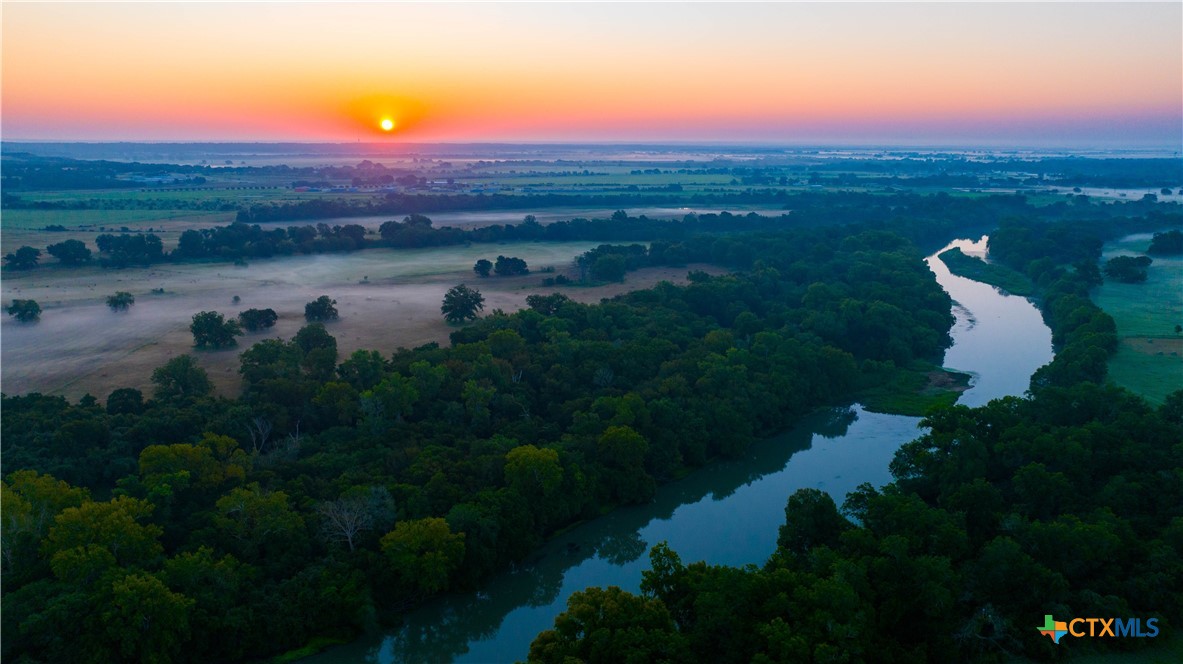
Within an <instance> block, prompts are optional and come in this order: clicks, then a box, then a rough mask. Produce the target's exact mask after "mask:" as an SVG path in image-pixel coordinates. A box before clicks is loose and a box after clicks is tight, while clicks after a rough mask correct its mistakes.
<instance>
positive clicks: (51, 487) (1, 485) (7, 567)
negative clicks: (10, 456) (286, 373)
mask: <svg viewBox="0 0 1183 664" xmlns="http://www.w3.org/2000/svg"><path fill="white" fill-rule="evenodd" d="M87 500H89V495H88V493H87V491H86V489H77V488H74V487H71V486H70V485H69V484H67V483H66V482H63V481H61V480H59V479H56V478H54V477H53V476H51V475H41V474H39V473H38V472H37V471H35V470H18V471H16V472H14V473H12V474H11V475H9V477H8V482H0V504H2V505H3V509H4V514H3V517H2V518H0V569H2V570H3V573H4V575H5V578H6V582H7V583H8V584H14V582H15V586H16V587H19V586H20V585H21V582H22V581H24V580H27V579H28V578H30V576H31V575H32V574H34V570H35V569H37V568H38V567H41V566H43V565H44V564H45V563H44V558H42V557H41V556H39V555H38V552H37V547H38V546H39V545H40V543H41V540H42V539H43V538H44V537H45V535H46V533H48V532H49V527H50V524H52V523H53V521H54V518H55V517H57V515H58V514H61V512H62V510H65V509H66V508H68V507H80V506H81V505H82V503H84V502H86V501H87ZM10 587H12V585H10Z"/></svg>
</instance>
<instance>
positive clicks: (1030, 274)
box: [530, 220, 1183, 662]
mask: <svg viewBox="0 0 1183 664" xmlns="http://www.w3.org/2000/svg"><path fill="white" fill-rule="evenodd" d="M1116 232H1118V231H1117V229H1116V228H1115V227H1114V225H1113V224H1102V223H1092V224H1084V225H1083V227H1082V226H1081V225H1079V224H1065V223H1049V224H1039V223H1032V222H1029V221H1028V222H1023V221H1018V220H1010V221H1008V222H1006V223H1004V224H1003V225H1002V227H1000V228H999V229H998V230H996V231H994V232H993V233H992V234H991V237H990V253H991V256H992V258H994V259H995V260H998V261H1000V262H1001V263H1003V264H1004V265H1007V266H1009V267H1010V268H1012V269H1014V270H1016V271H1018V272H1021V273H1023V274H1024V275H1025V276H1026V277H1027V278H1029V279H1030V280H1031V281H1032V282H1033V283H1035V284H1036V286H1037V294H1038V296H1039V298H1040V303H1041V307H1042V310H1043V313H1044V318H1045V320H1046V322H1047V323H1048V325H1049V327H1050V328H1051V329H1052V333H1053V342H1054V344H1055V346H1056V357H1055V359H1054V360H1053V361H1052V362H1050V363H1049V364H1047V365H1046V366H1044V367H1042V368H1041V369H1039V370H1038V371H1037V372H1036V373H1035V375H1034V376H1032V379H1031V387H1030V390H1029V392H1028V394H1027V397H1026V398H1017V397H1008V398H1004V399H998V400H995V401H992V402H990V403H989V404H987V405H985V406H982V407H979V408H974V409H971V408H966V407H963V406H953V407H940V408H938V409H936V410H934V411H932V412H930V414H929V415H928V416H927V417H926V418H925V420H924V425H925V426H926V427H927V428H928V432H927V433H925V434H924V435H923V436H921V437H920V438H919V439H917V440H915V441H913V442H911V443H908V444H906V445H904V446H903V447H902V448H901V449H900V450H899V451H898V452H897V454H896V457H895V460H894V461H893V462H892V465H891V471H892V475H893V476H894V478H895V481H894V482H892V483H891V484H889V485H887V486H885V487H883V488H882V489H880V490H876V489H875V488H874V487H871V486H870V485H863V486H862V487H860V489H859V490H858V491H855V492H852V493H851V494H849V495H848V496H847V498H846V500H845V501H844V503H843V505H842V506H841V509H839V507H838V506H837V505H836V504H835V503H834V501H833V500H832V499H831V498H830V496H829V495H827V494H825V493H823V492H821V491H818V490H816V489H802V490H800V491H798V492H796V493H795V494H793V496H791V497H790V499H789V501H788V505H787V506H786V508H785V524H784V526H782V527H781V529H780V532H779V537H778V540H777V550H776V552H775V553H774V554H773V556H772V557H771V558H770V559H769V560H768V561H767V563H766V564H765V565H764V566H763V567H762V568H755V567H749V568H746V569H736V568H730V567H725V566H709V565H706V564H704V563H692V564H684V563H683V562H682V560H681V559H680V558H679V557H678V555H677V553H676V552H674V551H672V550H670V549H669V548H668V547H667V546H665V545H664V544H662V545H658V546H656V547H654V548H653V549H652V551H651V552H650V562H651V566H652V569H651V570H650V571H647V572H645V573H644V581H643V583H642V595H640V596H637V595H633V594H631V593H627V592H624V591H622V590H620V589H619V588H614V587H613V588H607V589H601V588H589V589H587V590H585V591H583V592H579V593H576V594H575V595H573V596H572V597H571V599H570V600H569V602H568V608H567V611H566V612H564V613H563V614H561V615H560V616H558V618H556V620H555V626H554V629H552V630H548V631H546V632H544V633H542V634H540V635H539V636H538V637H537V638H536V639H535V641H534V643H533V644H532V646H531V649H530V660H531V661H537V662H564V661H585V662H615V661H625V660H627V661H666V662H680V661H700V662H803V661H818V662H822V661H825V662H833V661H863V660H873V661H881V662H897V661H933V662H947V661H983V662H994V661H1010V660H1013V659H1015V658H1022V657H1027V658H1034V659H1041V660H1044V659H1047V660H1050V659H1058V658H1060V657H1062V656H1063V655H1064V651H1065V650H1066V649H1071V650H1076V651H1078V652H1079V651H1080V650H1086V651H1087V650H1090V649H1105V648H1116V649H1123V650H1132V649H1137V648H1139V647H1144V646H1146V645H1148V644H1147V641H1148V640H1147V639H1116V640H1105V639H1090V640H1089V642H1088V643H1085V644H1080V645H1076V644H1073V645H1072V646H1068V645H1067V643H1065V644H1064V645H1053V643H1052V641H1051V639H1049V638H1048V637H1046V636H1043V635H1042V634H1040V633H1039V631H1038V629H1037V627H1038V625H1040V624H1042V623H1041V622H1039V619H1040V617H1041V616H1043V615H1045V614H1047V613H1049V612H1051V613H1053V614H1055V615H1056V616H1097V617H1104V618H1112V617H1120V618H1122V619H1123V620H1125V619H1128V618H1133V617H1139V619H1140V620H1141V621H1142V622H1146V621H1148V620H1150V619H1151V618H1154V619H1157V624H1158V625H1160V626H1161V627H1160V628H1159V629H1160V630H1170V629H1173V628H1176V627H1177V626H1178V625H1179V624H1180V622H1181V621H1183V600H1181V598H1183V574H1181V571H1183V475H1181V474H1180V469H1181V468H1183V444H1181V443H1180V441H1181V440H1183V390H1181V391H1178V392H1175V393H1174V394H1173V395H1171V396H1170V397H1168V398H1167V400H1166V403H1164V404H1163V405H1162V406H1161V407H1159V408H1158V409H1157V410H1155V409H1153V408H1151V407H1150V406H1148V405H1147V404H1146V402H1145V401H1143V400H1142V399H1140V398H1139V397H1137V396H1135V395H1133V394H1130V393H1128V392H1126V391H1124V390H1121V389H1120V388H1116V387H1113V386H1107V385H1104V380H1105V369H1106V360H1107V359H1108V357H1109V355H1111V354H1112V353H1113V352H1114V351H1115V350H1116V347H1117V337H1116V329H1115V327H1114V324H1113V319H1112V318H1111V317H1109V316H1108V315H1107V314H1105V313H1104V312H1103V311H1101V310H1100V309H1099V308H1097V307H1096V305H1094V304H1093V303H1092V302H1091V301H1090V300H1089V298H1088V292H1089V289H1090V288H1091V287H1093V286H1096V285H1099V283H1100V279H1101V276H1100V270H1099V269H1098V266H1097V260H1098V259H1099V258H1100V250H1101V244H1102V240H1103V239H1104V238H1106V237H1109V236H1112V235H1113V234H1114V233H1116ZM1156 633H1162V632H1156Z"/></svg>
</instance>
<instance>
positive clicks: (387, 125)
mask: <svg viewBox="0 0 1183 664" xmlns="http://www.w3.org/2000/svg"><path fill="white" fill-rule="evenodd" d="M378 126H379V127H382V131H390V130H391V129H394V120H391V119H390V118H382V122H379V123H378Z"/></svg>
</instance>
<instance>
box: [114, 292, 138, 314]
mask: <svg viewBox="0 0 1183 664" xmlns="http://www.w3.org/2000/svg"><path fill="white" fill-rule="evenodd" d="M135 303H136V296H134V295H132V294H131V293H128V292H127V291H119V292H118V293H115V294H114V295H108V296H107V306H108V307H111V311H127V309H128V307H130V306H132V305H133V304H135Z"/></svg>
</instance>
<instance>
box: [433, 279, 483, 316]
mask: <svg viewBox="0 0 1183 664" xmlns="http://www.w3.org/2000/svg"><path fill="white" fill-rule="evenodd" d="M484 308H485V297H484V296H483V295H481V292H480V291H478V290H476V289H475V288H469V287H468V286H466V285H464V284H460V285H459V286H453V287H452V288H449V289H448V292H447V293H445V294H444V302H443V304H441V305H440V312H441V313H443V315H444V320H446V321H448V322H449V323H453V324H455V323H463V322H464V321H469V320H476V317H477V315H478V314H479V313H480V312H481V310H483V309H484Z"/></svg>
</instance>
